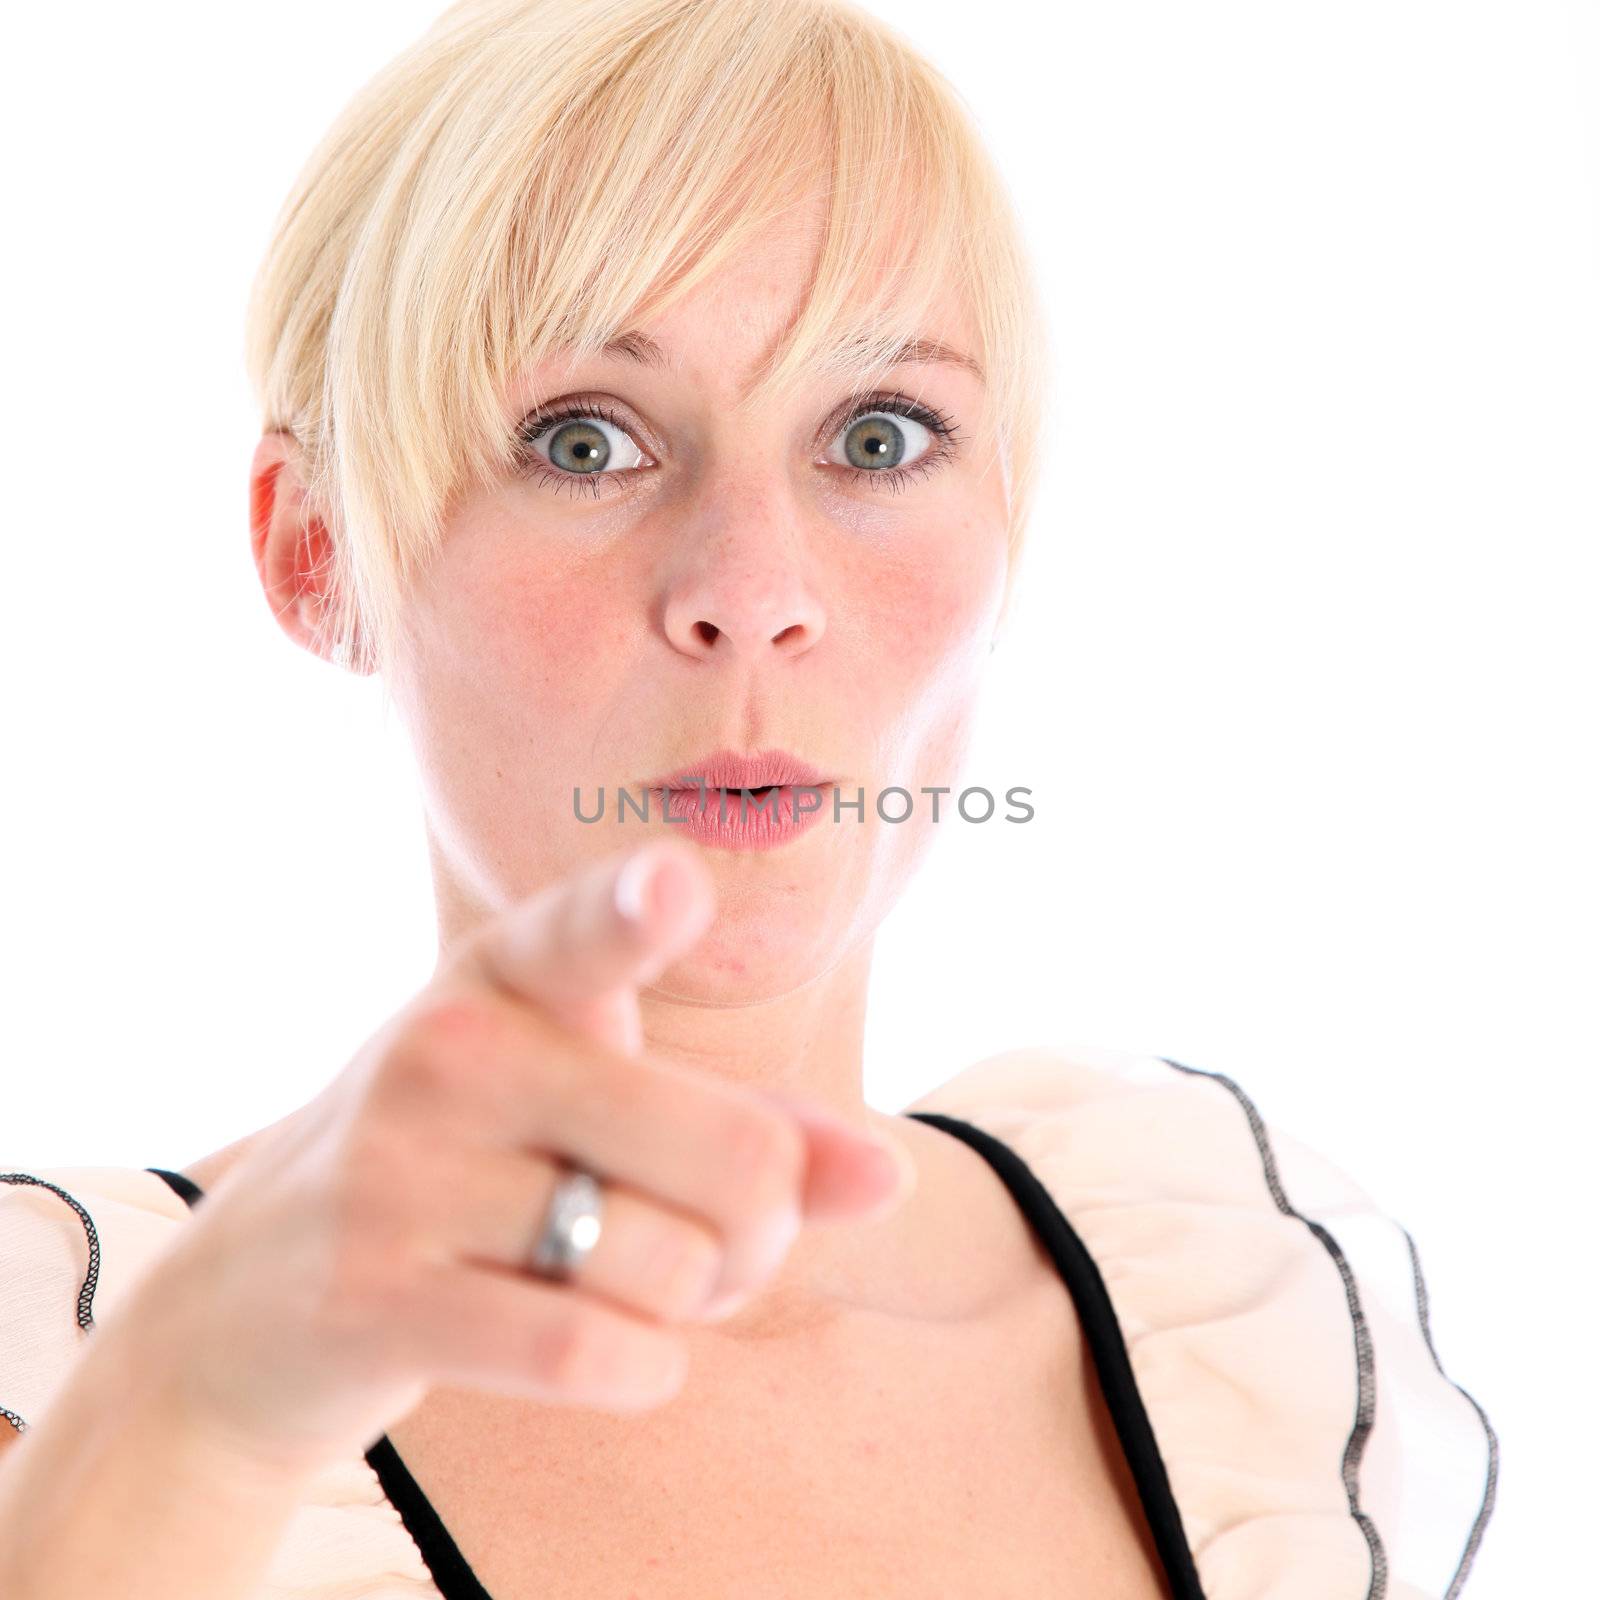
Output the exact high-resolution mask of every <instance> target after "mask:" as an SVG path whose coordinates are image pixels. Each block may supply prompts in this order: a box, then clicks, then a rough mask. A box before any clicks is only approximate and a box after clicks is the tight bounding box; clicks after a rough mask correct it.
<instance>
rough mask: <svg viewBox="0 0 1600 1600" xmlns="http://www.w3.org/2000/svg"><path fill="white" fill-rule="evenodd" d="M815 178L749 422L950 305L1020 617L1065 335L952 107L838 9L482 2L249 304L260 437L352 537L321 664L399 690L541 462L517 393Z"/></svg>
mask: <svg viewBox="0 0 1600 1600" xmlns="http://www.w3.org/2000/svg"><path fill="white" fill-rule="evenodd" d="M808 179H809V180H811V181H814V182H816V183H817V184H818V186H819V188H820V189H821V191H822V193H823V195H824V200H825V210H824V222H823V229H824V237H823V243H822V246H821V254H820V260H819V265H818V270H817V272H816V275H815V279H814V281H813V282H812V283H811V284H810V285H809V286H808V298H807V301H806V303H805V305H804V306H803V307H802V309H801V312H800V314H799V315H798V317H797V318H796V320H795V323H794V326H793V328H792V331H791V332H790V334H789V336H788V337H787V339H786V341H785V342H784V344H783V345H782V346H780V348H779V349H778V350H777V351H775V352H774V354H773V359H772V360H771V361H770V362H769V363H767V365H766V366H765V368H764V369H763V371H762V372H761V373H760V374H759V375H758V379H757V382H756V384H755V385H754V387H753V388H752V389H751V390H750V391H749V393H748V394H747V396H746V398H745V401H744V403H746V404H755V403H758V402H760V401H761V400H762V399H764V398H767V397H770V396H772V395H774V394H777V393H778V392H780V391H783V390H785V389H786V387H787V386H788V385H790V384H791V383H793V382H794V381H796V380H797V379H798V378H799V377H800V376H802V375H803V374H804V373H805V372H807V371H812V372H821V373H822V374H823V375H824V376H826V377H830V378H831V377H834V376H842V377H843V378H844V379H846V380H847V381H849V382H851V383H852V384H853V386H854V388H853V390H852V393H853V394H859V393H862V392H864V391H866V390H867V389H869V388H871V387H872V386H873V385H874V384H876V383H878V382H879V381H881V378H882V375H883V372H884V370H885V368H886V367H887V365H888V364H889V362H890V361H891V360H892V358H893V356H894V354H895V353H896V351H897V349H899V347H901V346H902V345H903V343H904V342H905V341H906V340H909V339H913V338H916V337H917V336H918V335H919V334H925V333H926V331H927V330H926V329H925V328H924V325H923V319H924V317H925V315H926V313H927V312H928V310H929V308H930V306H931V305H932V304H933V303H934V302H935V301H936V300H937V299H939V298H941V296H942V295H943V294H945V293H948V292H949V289H950V287H951V286H952V285H954V286H956V287H957V288H958V289H959V290H961V291H962V292H963V293H964V296H965V303H966V304H967V305H968V306H969V307H970V308H971V311H972V314H973V319H974V325H975V337H976V340H977V345H978V348H977V349H976V350H975V351H972V352H971V353H972V354H973V355H974V356H975V357H976V359H977V360H978V361H979V363H980V364H981V365H982V367H983V370H984V373H985V377H986V389H987V400H988V405H989V411H990V414H991V416H992V418H993V419H994V425H993V427H992V428H989V429H986V430H983V432H982V433H981V434H980V438H979V443H980V445H982V444H984V443H987V445H988V447H989V448H991V449H994V450H995V451H996V452H997V453H998V457H999V464H1000V470H1001V471H1002V473H1003V474H1004V475H1005V488H1006V504H1007V518H1008V548H1009V551H1010V556H1011V559H1010V561H1009V565H1008V573H1007V580H1006V599H1005V604H1006V608H1007V609H1009V605H1010V599H1011V592H1012V578H1013V577H1014V574H1015V568H1016V565H1017V563H1016V555H1017V551H1018V549H1019V548H1020V544H1021V538H1022V531H1023V527H1024V525H1025V522H1026V519H1027V514H1028V510H1029V508H1030V505H1031V502H1032V498H1033V488H1034V482H1035V477H1036V457H1037V454H1038V440H1039V433H1040V428H1041V415H1042V412H1043V409H1044V397H1045V390H1046V387H1047V383H1048V376H1047V355H1046V349H1047V342H1048V341H1047V331H1046V326H1045V318H1044V316H1043V310H1042V306H1041V303H1040V299H1039V296H1038V293H1037V289H1036V286H1035V282H1034V279H1033V277H1032V273H1031V268H1030V265H1029V262H1028V260H1027V257H1026V253H1025V250H1024V248H1023V245H1022V240H1021V234H1020V230H1019V228H1018V226H1017V222H1016V218H1015V216H1014V214H1013V211H1012V207H1011V203H1010V200H1009V197H1008V194H1007V191H1006V189H1005V186H1004V184H1003V182H1002V181H1001V179H1000V177H999V175H998V173H997V172H996V170H995V168H994V165H993V163H992V161H991V159H990V158H989V156H988V154H987V152H986V150H985V148H984V146H983V144H982V142H981V139H980V137H979V134H978V131H977V128H976V124H975V122H974V120H973V119H972V117H971V115H970V113H969V112H968V111H967V109H966V107H965V104H964V102H962V101H961V99H960V98H959V96H958V95H957V93H956V92H955V90H954V89H953V88H952V87H951V86H950V85H949V83H948V82H947V81H946V80H945V79H944V78H943V77H942V76H941V75H940V74H939V73H938V72H937V71H936V70H935V69H934V68H933V67H932V66H931V65H930V64H929V63H928V62H927V61H925V60H924V59H923V58H922V57H921V56H920V55H918V54H917V53H916V52H915V51H914V50H913V49H912V48H911V46H910V45H909V44H908V43H906V42H905V41H904V40H903V39H901V38H900V37H899V35H897V34H896V33H895V32H894V31H893V30H892V29H890V28H889V27H888V26H887V25H886V24H885V23H883V22H882V21H881V20H880V19H878V18H876V17H873V16H871V15H870V14H868V13H866V12H864V11H862V10H860V9H858V8H857V7H855V6H853V5H850V4H848V3H844V0H461V3H459V4H456V5H453V6H451V7H450V8H449V9H448V10H447V11H445V12H444V13H443V14H442V15H441V16H440V17H439V18H438V19H437V20H436V21H435V22H434V24H433V25H432V27H431V28H429V30H428V31H427V32H426V33H425V34H424V35H423V36H422V37H421V38H420V39H418V40H417V41H416V43H415V44H413V45H412V46H410V47H409V48H408V49H407V50H405V51H404V52H403V53H402V54H401V55H400V56H398V57H397V58H396V59H395V60H393V61H392V62H390V64H389V65H388V66H386V67H384V68H383V69H382V70H381V71H380V72H379V73H378V74H377V75H376V76H375V77H374V78H373V79H372V80H371V81H370V82H369V83H368V84H367V85H366V86H365V87H364V88H363V89H361V90H360V92H359V93H358V94H357V95H356V97H355V98H354V99H353V100H352V101H351V102H350V104H349V105H348V106H347V107H346V108H345V109H344V110H343V111H342V112H341V113H340V115H339V116H338V118H337V119H336V121H335V122H334V124H333V126H332V127H331V128H330V129H329V130H328V132H327V133H326V135H325V136H324V137H323V139H322V141H321V142H320V144H319V145H318V146H317V148H316V149H315V150H314V152H313V153H312V155H311V156H310V158H309V160H308V161H307V162H306V164H305V166H304V168H303V169H302V171H301V173H300V175H299V177H298V178H297V180H296V181H295V184H294V186H293V188H292V190H291V192H290V194H289V196H288V198H287V200H286V201H285V203H284V206H283V209H282V211H281V213H280V215H279V217H278V218H277V221H276V223H275V225H274V228H273V233H272V238H271V241H270V244H269V246H268V248H267V251H266V254H265V258H264V259H263V261H262V263H261V267H260V270H259V272H258V274H257V277H256V279H255V282H254V284H253V286H252V291H251V297H250V305H249V312H248V326H247V333H246V364H247V367H248V370H249V376H250V380H251V382H252V384H253V386H254V388H255V392H256V395H257V398H258V400H259V403H260V407H261V411H262V419H263V428H264V429H268V430H270V429H283V430H286V431H288V432H290V433H292V434H293V435H294V437H295V439H296V440H297V441H298V443H299V445H300V447H301V449H302V451H303V452H304V454H305V459H306V464H307V476H308V490H307V492H308V501H309V506H310V508H311V509H312V510H313V511H314V512H315V513H316V514H317V515H318V516H319V517H320V518H321V519H322V520H323V521H324V523H325V525H326V526H327V528H328V531H329V535H330V539H331V553H330V558H329V570H328V571H327V572H326V573H324V574H322V575H320V576H321V579H322V583H323V586H324V588H325V591H326V592H327V594H328V598H329V601H330V604H329V606H328V607H327V609H326V612H325V622H324V625H323V629H322V638H321V640H320V642H321V643H322V645H323V646H325V647H326V648H328V649H329V650H331V651H332V652H334V653H335V654H337V655H339V656H341V657H342V659H344V660H346V661H354V660H356V659H357V657H358V654H359V655H360V657H361V658H362V659H363V660H364V661H365V662H366V664H367V665H368V666H369V667H372V668H375V669H376V670H378V671H379V672H381V673H383V674H384V676H385V678H387V676H388V668H389V667H390V666H391V664H392V662H393V661H394V659H395V654H394V653H395V651H396V649H397V648H398V646H399V644H400V642H401V640H402V638H403V629H404V626H405V616H406V609H405V600H406V596H407V592H408V589H409V586H410V584H411V581H412V580H413V578H414V577H415V576H416V575H417V573H418V572H419V571H420V570H422V569H423V568H424V567H425V566H426V565H427V564H428V562H429V560H430V558H431V557H432V556H433V555H435V554H436V553H437V551H438V549H439V541H440V534H441V530H442V526H443V520H444V517H445V515H446V511H447V508H448V505H449V503H450V501H451V499H452V498H453V496H454V495H455V494H456V493H457V492H458V491H459V490H460V489H461V488H462V487H463V485H466V484H470V483H471V482H472V480H474V479H475V478H476V479H480V480H483V481H492V479H493V478H494V477H496V476H499V475H501V474H504V473H505V472H507V471H509V470H511V469H513V467H514V465H515V458H516V450H517V447H518V440H517V438H516V425H515V421H513V422H512V423H511V424H510V425H508V423H507V419H506V416H505V413H504V405H505V394H506V386H507V385H508V383H509V382H510V381H511V380H512V378H513V375H514V374H515V373H516V372H517V371H519V370H520V369H522V368H524V367H525V366H527V365H529V364H535V363H538V362H540V361H543V360H544V359H546V358H547V357H549V356H551V355H552V354H555V353H557V352H559V353H561V354H563V355H565V356H570V357H573V358H581V357H582V356H585V355H587V354H591V353H593V352H595V351H598V350H599V349H600V348H601V347H602V346H603V345H604V344H605V343H606V342H607V341H608V340H609V339H611V338H612V337H614V336H615V335H616V334H617V333H618V332H619V331H620V330H622V329H625V328H629V327H633V326H636V325H637V324H638V323H639V322H640V321H642V320H643V319H645V318H647V317H648V316H650V315H651V314H652V313H653V312H657V311H659V310H660V309H662V308H664V307H665V306H666V305H668V304H669V303H670V302H671V301H672V300H673V299H675V298H676V297H677V296H678V295H681V294H682V293H684V292H685V291H686V290H688V289H689V288H691V287H692V286H693V285H694V284H695V283H697V282H698V281H700V280H701V279H702V278H703V277H705V276H706V275H708V274H710V273H711V272H713V271H714V270H715V269H716V268H717V266H718V265H719V264H720V263H721V262H723V261H725V260H727V259H728V258H729V257H732V256H734V255H735V254H736V253H737V252H738V251H739V250H740V249H741V248H742V247H743V246H744V244H745V243H746V241H747V240H749V239H750V238H751V237H752V236H754V235H756V234H758V233H759V231H760V230H761V229H762V228H763V227H764V226H766V225H768V224H769V222H770V221H771V220H772V219H773V218H774V217H776V216H778V215H780V213H781V211H782V208H783V206H784V204H785V202H787V201H790V200H792V199H793V198H795V197H796V190H797V187H799V186H801V185H803V184H805V182H806V181H807V180H808Z"/></svg>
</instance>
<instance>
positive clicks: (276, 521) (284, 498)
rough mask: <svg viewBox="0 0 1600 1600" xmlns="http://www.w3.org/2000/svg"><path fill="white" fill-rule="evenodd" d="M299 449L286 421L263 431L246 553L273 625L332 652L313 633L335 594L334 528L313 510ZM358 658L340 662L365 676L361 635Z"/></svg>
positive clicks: (305, 645) (314, 648)
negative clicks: (249, 558)
mask: <svg viewBox="0 0 1600 1600" xmlns="http://www.w3.org/2000/svg"><path fill="white" fill-rule="evenodd" d="M306 478H307V473H306V466H305V454H304V452H303V451H302V450H301V448H300V442H299V440H298V439H296V438H295V436H294V435H293V434H292V433H289V432H287V431H286V430H284V429H270V430H268V431H267V432H266V433H263V434H262V436H261V440H260V443H258V444H257V445H256V449H255V455H254V457H253V459H252V460H251V463H250V554H251V556H252V557H253V558H254V560H255V564H256V575H257V576H258V577H259V578H260V580H261V587H262V590H263V592H264V593H265V595H266V598H267V604H268V605H269V606H270V607H271V609H272V615H273V618H274V620H275V621H276V622H277V624H278V626H279V627H280V628H282V629H283V631H284V632H285V633H286V634H288V636H289V637H290V638H291V639H293V640H294V642H295V643H296V644H298V645H299V646H301V648H302V649H305V650H309V651H310V652H311V653H312V654H313V655H320V656H322V657H323V658H324V659H326V660H333V659H336V658H335V656H334V655H333V654H332V653H331V651H330V649H329V647H327V646H324V645H321V644H319V643H318V640H317V630H318V628H319V627H320V626H321V625H322V624H323V623H324V621H325V619H326V617H327V614H328V610H329V607H330V605H331V604H332V601H333V595H334V591H333V588H332V582H333V536H332V535H331V534H330V533H329V532H328V529H327V526H326V525H325V524H324V523H323V521H322V520H321V518H320V517H318V516H316V514H315V513H314V512H312V511H311V509H310V505H309V501H308V498H307V492H306ZM357 645H358V648H357V660H356V661H355V662H353V663H352V662H346V661H344V660H343V658H342V656H340V657H338V658H337V659H338V664H339V665H341V666H348V667H349V668H350V670H351V671H353V672H356V673H359V674H361V675H362V676H366V675H367V674H369V673H371V672H372V671H373V670H374V665H373V663H372V662H371V660H370V658H369V655H368V652H367V650H366V649H365V647H364V645H363V644H362V641H361V640H360V639H359V637H358V640H357Z"/></svg>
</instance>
